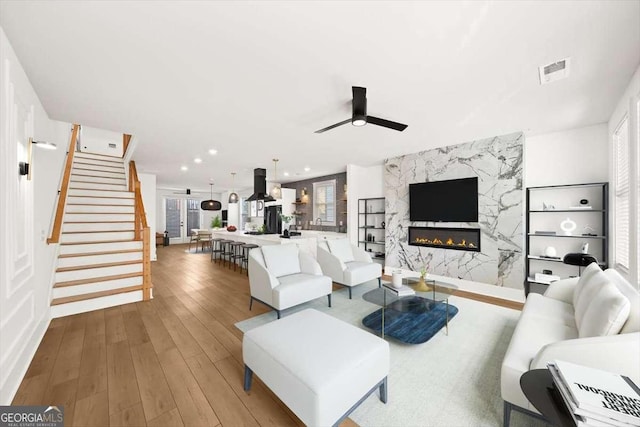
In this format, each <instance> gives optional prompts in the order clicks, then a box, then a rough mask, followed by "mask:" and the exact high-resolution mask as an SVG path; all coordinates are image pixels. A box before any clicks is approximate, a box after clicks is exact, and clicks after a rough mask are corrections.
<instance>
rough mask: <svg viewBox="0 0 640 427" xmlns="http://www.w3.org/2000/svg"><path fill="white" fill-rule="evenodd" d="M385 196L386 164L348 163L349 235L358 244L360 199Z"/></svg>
mask: <svg viewBox="0 0 640 427" xmlns="http://www.w3.org/2000/svg"><path fill="white" fill-rule="evenodd" d="M371 197H384V165H382V164H380V165H374V166H369V167H363V166H358V165H347V218H348V220H347V235H348V237H349V240H350V241H351V243H352V244H354V245H357V244H358V199H366V198H371Z"/></svg>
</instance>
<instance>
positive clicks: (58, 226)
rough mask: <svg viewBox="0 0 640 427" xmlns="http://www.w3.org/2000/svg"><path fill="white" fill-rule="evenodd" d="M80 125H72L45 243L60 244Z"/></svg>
mask: <svg viewBox="0 0 640 427" xmlns="http://www.w3.org/2000/svg"><path fill="white" fill-rule="evenodd" d="M79 131H80V125H78V124H74V125H73V132H71V140H70V141H69V152H68V153H67V162H66V164H65V166H64V174H63V175H62V184H61V186H60V193H59V195H58V206H57V207H56V216H55V219H54V221H53V229H52V231H51V237H49V238H48V239H47V243H58V242H60V232H61V231H62V216H63V215H64V205H65V203H66V201H67V192H68V189H69V179H70V177H71V166H72V165H73V153H75V151H76V141H77V140H78V132H79Z"/></svg>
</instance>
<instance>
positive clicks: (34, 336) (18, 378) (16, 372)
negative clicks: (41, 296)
mask: <svg viewBox="0 0 640 427" xmlns="http://www.w3.org/2000/svg"><path fill="white" fill-rule="evenodd" d="M50 322H51V311H50V310H48V309H47V310H45V312H44V313H43V315H42V317H41V318H40V320H39V321H38V323H36V327H35V328H34V329H33V332H32V333H31V336H30V337H28V338H27V339H25V340H24V345H23V346H22V348H21V349H20V356H19V357H18V358H17V359H16V363H15V364H14V365H13V366H12V367H11V368H10V369H9V374H8V375H7V377H6V378H5V380H4V383H2V384H1V385H0V405H4V406H6V405H11V402H12V401H13V398H14V397H15V395H16V393H17V392H18V388H19V387H20V383H21V382H22V379H23V378H24V376H25V374H26V373H27V369H29V365H30V364H31V360H32V359H33V356H35V354H36V351H37V350H38V346H39V345H40V342H41V341H42V338H43V337H44V334H45V333H46V332H47V328H48V327H49V323H50Z"/></svg>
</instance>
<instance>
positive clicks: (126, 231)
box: [62, 229, 136, 234]
mask: <svg viewBox="0 0 640 427" xmlns="http://www.w3.org/2000/svg"><path fill="white" fill-rule="evenodd" d="M134 231H136V230H134V229H131V230H84V231H63V232H62V234H89V233H91V234H93V233H133V232H134Z"/></svg>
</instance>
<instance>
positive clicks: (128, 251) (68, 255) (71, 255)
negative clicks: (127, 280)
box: [58, 249, 142, 258]
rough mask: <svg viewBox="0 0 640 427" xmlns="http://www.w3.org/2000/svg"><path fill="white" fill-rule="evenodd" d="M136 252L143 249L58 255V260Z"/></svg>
mask: <svg viewBox="0 0 640 427" xmlns="http://www.w3.org/2000/svg"><path fill="white" fill-rule="evenodd" d="M134 252H142V249H120V250H117V251H99V252H78V253H73V254H62V255H58V258H77V257H84V256H95V255H116V254H128V253H134Z"/></svg>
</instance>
